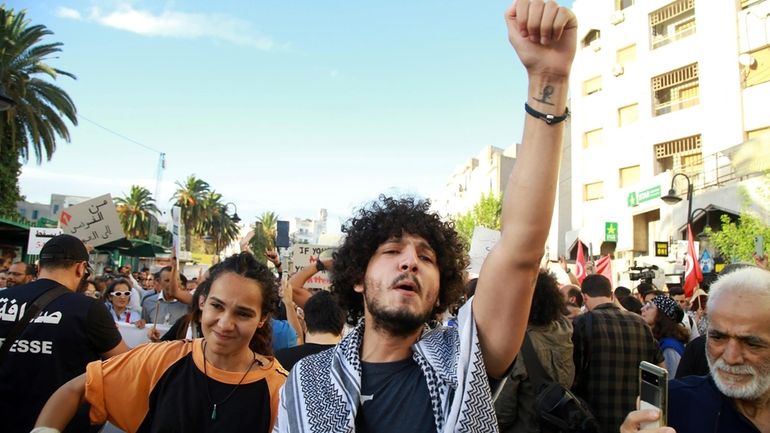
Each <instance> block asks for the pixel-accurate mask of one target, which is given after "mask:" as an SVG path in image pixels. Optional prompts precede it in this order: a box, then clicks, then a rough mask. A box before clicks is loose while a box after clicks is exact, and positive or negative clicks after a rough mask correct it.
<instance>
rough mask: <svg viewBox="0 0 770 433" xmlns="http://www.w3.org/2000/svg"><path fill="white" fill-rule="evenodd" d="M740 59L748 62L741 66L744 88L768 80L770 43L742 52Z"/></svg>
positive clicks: (769, 73) (769, 77)
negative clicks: (746, 52)
mask: <svg viewBox="0 0 770 433" xmlns="http://www.w3.org/2000/svg"><path fill="white" fill-rule="evenodd" d="M747 56H748V57H747ZM744 59H745V60H744ZM740 60H741V61H743V62H744V63H749V64H748V65H743V66H742V71H743V87H744V88H745V87H751V86H755V85H757V84H762V83H764V82H767V81H770V45H765V46H764V47H762V48H759V49H756V50H754V51H752V52H750V53H748V54H742V55H741V57H740Z"/></svg>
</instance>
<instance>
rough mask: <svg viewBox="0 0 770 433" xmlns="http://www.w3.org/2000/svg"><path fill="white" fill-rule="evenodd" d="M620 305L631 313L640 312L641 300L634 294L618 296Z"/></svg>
mask: <svg viewBox="0 0 770 433" xmlns="http://www.w3.org/2000/svg"><path fill="white" fill-rule="evenodd" d="M620 305H622V306H623V308H625V309H626V310H628V311H630V312H632V313H636V314H639V315H641V314H642V301H640V300H639V299H637V298H636V297H635V296H624V297H622V298H620Z"/></svg>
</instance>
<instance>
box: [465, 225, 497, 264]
mask: <svg viewBox="0 0 770 433" xmlns="http://www.w3.org/2000/svg"><path fill="white" fill-rule="evenodd" d="M499 240H500V232H499V231H497V230H492V229H488V228H486V227H481V226H476V228H474V229H473V237H472V238H471V251H470V254H469V255H470V258H471V267H470V269H469V271H470V272H473V273H474V274H476V275H478V274H479V273H481V264H482V263H484V260H485V259H486V258H487V255H488V254H489V252H490V251H492V248H493V247H494V246H495V244H497V241H499Z"/></svg>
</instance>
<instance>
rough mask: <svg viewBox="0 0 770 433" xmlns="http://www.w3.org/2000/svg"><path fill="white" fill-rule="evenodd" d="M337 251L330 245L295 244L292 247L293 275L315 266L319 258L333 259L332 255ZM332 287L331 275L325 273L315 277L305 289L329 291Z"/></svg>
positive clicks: (308, 282) (306, 284) (307, 283)
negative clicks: (307, 267)
mask: <svg viewBox="0 0 770 433" xmlns="http://www.w3.org/2000/svg"><path fill="white" fill-rule="evenodd" d="M336 249H337V248H336V247H332V246H328V245H309V244H295V245H294V246H293V247H292V263H293V268H292V273H294V272H297V271H299V270H300V269H302V268H304V267H306V266H310V265H315V263H316V261H318V260H319V258H320V259H321V260H325V259H327V258H331V253H333V252H334V251H336ZM330 285H331V281H330V280H329V274H328V273H327V272H326V271H324V272H319V273H317V274H315V275H313V276H312V277H311V278H310V279H308V280H307V282H306V283H305V285H304V286H303V287H305V288H306V289H328V288H329V286H330Z"/></svg>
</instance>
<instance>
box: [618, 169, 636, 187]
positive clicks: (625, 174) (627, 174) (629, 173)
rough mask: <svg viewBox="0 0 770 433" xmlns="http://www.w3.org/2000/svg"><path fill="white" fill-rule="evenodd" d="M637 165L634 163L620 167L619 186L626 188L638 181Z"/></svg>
mask: <svg viewBox="0 0 770 433" xmlns="http://www.w3.org/2000/svg"><path fill="white" fill-rule="evenodd" d="M639 173H640V170H639V166H638V165H634V166H631V167H625V168H621V169H620V187H621V188H628V187H629V186H634V185H636V184H637V183H639Z"/></svg>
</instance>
